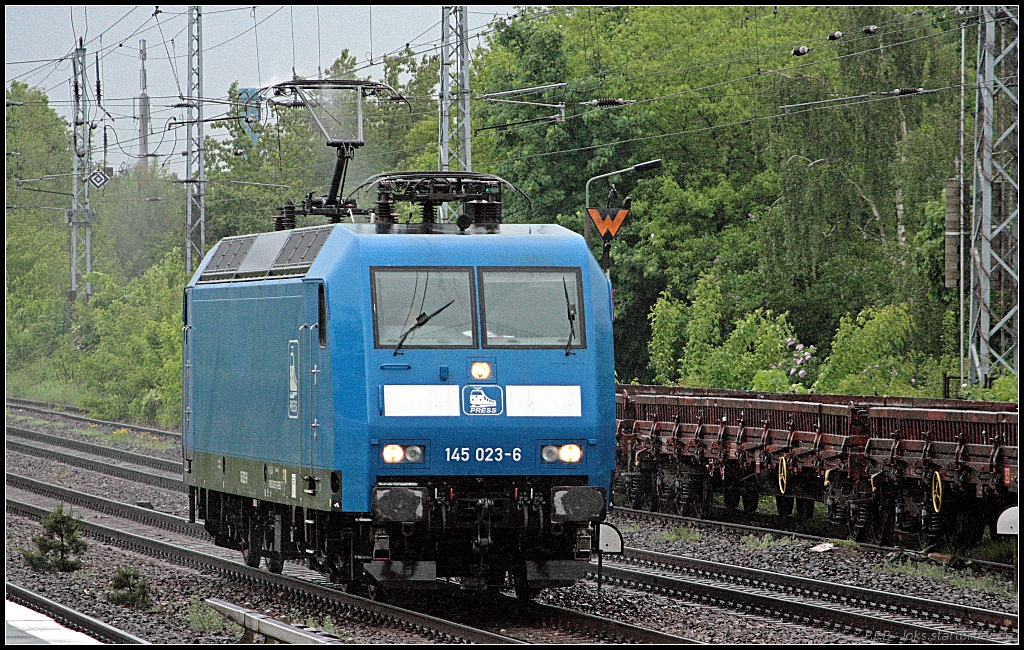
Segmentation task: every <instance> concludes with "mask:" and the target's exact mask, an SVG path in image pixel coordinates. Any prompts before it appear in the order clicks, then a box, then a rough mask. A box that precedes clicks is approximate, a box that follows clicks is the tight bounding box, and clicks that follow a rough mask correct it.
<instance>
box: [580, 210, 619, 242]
mask: <svg viewBox="0 0 1024 650" xmlns="http://www.w3.org/2000/svg"><path fill="white" fill-rule="evenodd" d="M587 214H589V215H590V218H591V219H593V221H594V225H595V226H597V231H598V232H599V233H601V236H602V237H614V236H615V233H617V232H619V226H621V225H622V222H623V221H625V220H626V215H627V214H629V210H620V209H618V208H587ZM608 233H611V234H610V235H609V234H608Z"/></svg>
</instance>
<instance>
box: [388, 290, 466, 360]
mask: <svg viewBox="0 0 1024 650" xmlns="http://www.w3.org/2000/svg"><path fill="white" fill-rule="evenodd" d="M454 302H455V299H454V298H453V299H452V301H451V302H449V303H448V304H447V305H445V306H444V307H441V308H440V309H438V310H437V311H435V312H434V313H433V314H430V315H429V316H428V315H427V314H426V312H421V313H420V315H419V316H417V317H416V322H415V323H413V325H412V327H410V328H409V329H407V330H405V333H404V334H402V337H401V338H399V339H398V345H396V346H395V354H394V356H396V357H397V356H398V351H399V350H401V349H402V344H403V343H405V339H406V338H407V337H408V336H409V335H410V334H412V331H413V330H414V329H416V328H417V327H420V326H421V325H426V324H427V321H429V320H430V319H431V318H433V317H434V316H437V315H438V314H440V313H441V312H443V311H444V310H445V309H448V308H449V307H451V306H452V303H454Z"/></svg>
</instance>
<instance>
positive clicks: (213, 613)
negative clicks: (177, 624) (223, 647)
mask: <svg viewBox="0 0 1024 650" xmlns="http://www.w3.org/2000/svg"><path fill="white" fill-rule="evenodd" d="M185 620H186V621H187V622H188V624H189V627H191V628H192V629H193V630H198V631H199V632H228V633H230V634H233V635H238V634H241V632H242V626H240V625H238V624H237V623H234V622H232V621H228V620H226V619H225V618H224V617H223V616H221V615H220V614H219V613H218V612H217V610H215V609H213V608H212V607H210V606H209V605H207V604H206V603H205V602H204V601H203V599H202V598H200V597H199V596H192V597H191V598H189V600H188V607H187V608H186V609H185Z"/></svg>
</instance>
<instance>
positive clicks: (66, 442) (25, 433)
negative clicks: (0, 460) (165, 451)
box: [6, 426, 182, 475]
mask: <svg viewBox="0 0 1024 650" xmlns="http://www.w3.org/2000/svg"><path fill="white" fill-rule="evenodd" d="M6 431H7V433H8V434H11V435H15V436H17V437H19V438H25V439H26V440H32V441H34V442H41V443H43V444H44V445H52V446H54V447H65V448H67V449H74V450H75V451H84V452H86V453H88V454H93V455H95V456H105V457H106V458H112V459H114V460H122V461H125V462H128V463H134V464H135V465H142V466H144V467H152V468H153V469H158V470H160V471H163V472H167V473H169V474H179V475H180V474H181V470H182V467H181V463H179V462H176V461H173V460H167V459H166V458H158V457H156V456H146V455H145V454H137V453H134V452H131V451H124V450H122V449H118V448H116V447H108V446H106V445H97V444H93V443H91V442H83V441H81V440H71V439H69V438H62V437H60V436H54V435H51V434H48V433H41V432H39V431H30V430H29V429H22V428H20V427H11V426H8V427H7V429H6Z"/></svg>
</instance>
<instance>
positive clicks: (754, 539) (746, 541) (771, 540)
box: [740, 533, 796, 551]
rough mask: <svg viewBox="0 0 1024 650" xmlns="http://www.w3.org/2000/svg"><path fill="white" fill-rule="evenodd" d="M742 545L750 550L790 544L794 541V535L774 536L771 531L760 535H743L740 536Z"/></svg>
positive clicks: (761, 549)
mask: <svg viewBox="0 0 1024 650" xmlns="http://www.w3.org/2000/svg"><path fill="white" fill-rule="evenodd" d="M740 541H741V542H743V545H744V546H746V547H747V548H749V549H750V550H752V551H763V550H765V549H767V548H771V547H773V546H790V545H791V544H793V543H794V542H796V538H795V537H778V538H777V537H775V536H774V535H772V534H771V533H765V534H764V535H763V536H762V537H758V536H757V535H744V536H743V537H741V538H740Z"/></svg>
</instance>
